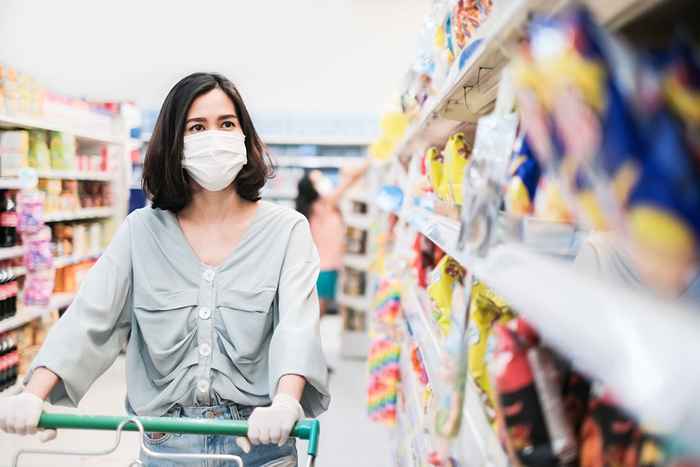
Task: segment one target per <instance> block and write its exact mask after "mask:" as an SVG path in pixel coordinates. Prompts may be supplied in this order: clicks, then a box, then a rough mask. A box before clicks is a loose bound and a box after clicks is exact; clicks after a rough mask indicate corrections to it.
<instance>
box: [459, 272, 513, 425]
mask: <svg viewBox="0 0 700 467" xmlns="http://www.w3.org/2000/svg"><path fill="white" fill-rule="evenodd" d="M512 318H513V313H512V312H511V310H510V308H509V307H508V305H506V303H505V302H504V301H503V300H501V298H500V297H498V296H497V295H496V294H495V293H493V292H492V291H491V290H490V289H489V288H488V287H486V285H485V284H483V283H482V282H475V283H474V285H473V286H472V292H471V301H470V305H469V328H468V330H467V335H468V341H469V357H468V367H469V373H470V374H471V377H472V378H473V379H474V383H476V386H477V388H478V389H479V390H480V392H481V398H482V401H483V403H484V406H485V407H486V411H487V416H488V417H489V418H490V419H491V421H493V419H494V413H493V407H494V404H493V395H492V392H491V385H490V382H489V372H488V366H487V358H486V357H487V352H488V350H489V337H490V336H491V332H492V330H493V326H494V325H495V324H496V323H506V322H508V321H509V320H511V319H512Z"/></svg>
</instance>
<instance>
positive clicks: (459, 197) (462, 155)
mask: <svg viewBox="0 0 700 467" xmlns="http://www.w3.org/2000/svg"><path fill="white" fill-rule="evenodd" d="M470 155H471V147H470V146H469V145H468V144H467V141H466V138H465V135H464V132H461V131H460V132H459V133H455V134H454V135H452V136H450V138H449V139H448V140H447V145H446V146H445V178H446V181H447V183H448V187H449V193H450V198H451V199H452V200H453V201H454V202H455V204H457V205H459V206H461V205H462V203H463V202H464V193H463V189H462V185H463V182H464V173H465V171H466V169H467V165H468V164H469V160H470V159H469V156H470Z"/></svg>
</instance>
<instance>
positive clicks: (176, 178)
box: [143, 73, 273, 212]
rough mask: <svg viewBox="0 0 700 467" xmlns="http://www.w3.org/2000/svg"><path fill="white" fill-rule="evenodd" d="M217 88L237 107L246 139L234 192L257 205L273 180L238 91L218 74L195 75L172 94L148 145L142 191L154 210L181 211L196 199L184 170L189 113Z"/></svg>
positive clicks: (162, 108)
mask: <svg viewBox="0 0 700 467" xmlns="http://www.w3.org/2000/svg"><path fill="white" fill-rule="evenodd" d="M216 88H218V89H221V90H222V91H224V92H225V93H226V95H228V97H229V98H230V99H231V101H232V102H233V105H234V107H235V109H236V114H237V115H238V121H239V123H240V126H241V130H242V131H243V134H244V135H245V146H246V152H247V154H248V162H247V163H246V165H245V166H243V168H242V169H241V171H240V173H239V174H238V176H236V179H235V181H234V188H235V190H236V193H238V195H239V196H240V197H241V198H243V199H246V200H248V201H257V200H259V199H260V190H261V188H262V187H263V185H265V181H266V180H267V179H268V178H271V177H272V176H273V169H272V164H271V161H270V158H269V155H268V154H267V152H266V150H265V145H264V144H263V142H262V140H261V139H260V137H259V136H258V133H257V132H256V131H255V127H254V126H253V121H252V119H251V118H250V114H249V113H248V109H246V106H245V104H244V103H243V99H242V98H241V95H240V93H239V92H238V89H236V86H234V84H233V83H232V82H231V81H229V80H228V79H227V78H225V77H224V76H221V75H219V74H216V73H194V74H191V75H189V76H187V77H185V78H183V79H182V80H180V82H179V83H177V84H176V85H175V86H174V87H173V88H172V89H171V90H170V92H169V93H168V96H167V97H166V98H165V101H164V102H163V106H162V107H161V109H160V114H159V115H158V120H157V121H156V125H155V128H154V129H153V135H152V137H151V141H150V142H149V143H148V149H147V150H146V159H145V161H144V168H143V189H144V191H145V192H146V194H147V195H148V197H149V198H150V200H151V203H152V206H153V207H154V208H158V209H166V210H168V211H173V212H178V211H180V210H181V209H182V208H184V207H185V206H187V204H189V202H190V200H191V199H192V188H191V186H190V178H189V176H188V175H187V173H186V172H185V170H183V168H182V151H183V144H184V143H183V139H184V135H185V122H186V120H187V112H188V111H189V110H190V106H191V105H192V101H194V100H195V99H196V98H197V97H199V96H201V95H202V94H206V93H207V92H209V91H211V90H212V89H216Z"/></svg>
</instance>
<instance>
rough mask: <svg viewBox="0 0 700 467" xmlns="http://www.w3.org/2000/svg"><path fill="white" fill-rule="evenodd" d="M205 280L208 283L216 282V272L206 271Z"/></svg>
mask: <svg viewBox="0 0 700 467" xmlns="http://www.w3.org/2000/svg"><path fill="white" fill-rule="evenodd" d="M204 280H205V281H207V282H211V281H213V280H214V271H213V270H211V269H207V270H206V271H204Z"/></svg>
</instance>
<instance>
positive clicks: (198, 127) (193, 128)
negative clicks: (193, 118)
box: [190, 123, 205, 133]
mask: <svg viewBox="0 0 700 467" xmlns="http://www.w3.org/2000/svg"><path fill="white" fill-rule="evenodd" d="M204 129H205V128H204V125H202V124H201V123H197V124H194V125H192V126H191V127H190V131H191V132H193V133H196V132H198V131H204Z"/></svg>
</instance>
